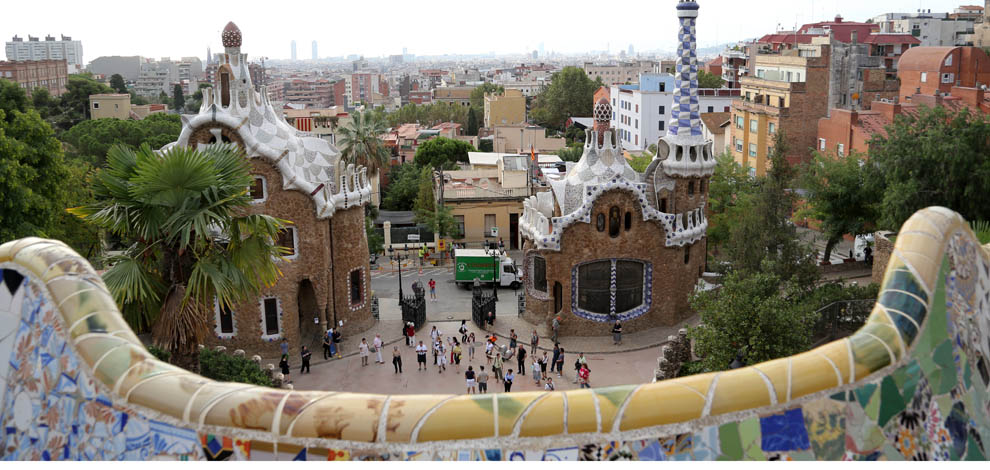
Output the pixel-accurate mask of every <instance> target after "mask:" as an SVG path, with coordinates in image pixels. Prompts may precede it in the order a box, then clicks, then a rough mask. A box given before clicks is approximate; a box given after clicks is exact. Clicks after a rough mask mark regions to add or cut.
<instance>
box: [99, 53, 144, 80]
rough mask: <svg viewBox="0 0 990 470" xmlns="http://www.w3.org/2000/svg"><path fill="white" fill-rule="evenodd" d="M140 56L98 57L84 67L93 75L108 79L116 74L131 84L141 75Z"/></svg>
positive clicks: (141, 60)
mask: <svg viewBox="0 0 990 470" xmlns="http://www.w3.org/2000/svg"><path fill="white" fill-rule="evenodd" d="M141 62H143V59H142V58H141V56H137V55H132V56H116V55H115V56H100V57H97V58H96V59H94V60H93V61H92V62H90V63H89V65H88V66H87V67H86V70H87V71H89V72H90V73H92V74H94V75H103V76H105V77H110V76H112V75H113V74H118V75H120V76H121V77H123V78H124V80H126V81H129V82H133V81H135V80H137V78H138V74H140V73H141Z"/></svg>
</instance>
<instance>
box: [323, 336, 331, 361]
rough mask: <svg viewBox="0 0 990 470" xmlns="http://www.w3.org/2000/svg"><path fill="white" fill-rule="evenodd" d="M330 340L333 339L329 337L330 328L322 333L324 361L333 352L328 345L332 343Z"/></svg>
mask: <svg viewBox="0 0 990 470" xmlns="http://www.w3.org/2000/svg"><path fill="white" fill-rule="evenodd" d="M331 341H333V340H332V339H330V330H327V332H326V333H324V334H323V360H324V361H325V360H327V359H328V358H331V357H333V353H332V352H330V345H331V344H332V343H331Z"/></svg>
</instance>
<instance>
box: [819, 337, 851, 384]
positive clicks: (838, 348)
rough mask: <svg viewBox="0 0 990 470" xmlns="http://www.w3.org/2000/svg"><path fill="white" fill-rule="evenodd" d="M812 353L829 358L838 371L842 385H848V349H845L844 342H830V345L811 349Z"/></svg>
mask: <svg viewBox="0 0 990 470" xmlns="http://www.w3.org/2000/svg"><path fill="white" fill-rule="evenodd" d="M813 351H815V352H817V353H819V354H821V355H823V356H825V357H827V358H829V360H831V361H832V363H833V364H835V367H837V368H838V369H839V375H841V376H842V383H843V384H847V383H849V367H850V366H849V349H848V347H846V343H845V341H843V340H838V341H832V342H831V343H828V344H826V345H823V346H820V347H818V348H816V349H813Z"/></svg>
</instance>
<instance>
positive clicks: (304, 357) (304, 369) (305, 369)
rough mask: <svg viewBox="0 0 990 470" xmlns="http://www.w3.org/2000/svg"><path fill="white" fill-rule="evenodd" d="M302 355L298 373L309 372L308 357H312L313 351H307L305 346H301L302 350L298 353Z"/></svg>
mask: <svg viewBox="0 0 990 470" xmlns="http://www.w3.org/2000/svg"><path fill="white" fill-rule="evenodd" d="M299 355H300V356H302V367H300V368H299V375H302V374H308V373H309V359H310V358H311V357H313V353H311V352H310V351H309V348H307V347H306V346H303V347H302V352H300V353H299Z"/></svg>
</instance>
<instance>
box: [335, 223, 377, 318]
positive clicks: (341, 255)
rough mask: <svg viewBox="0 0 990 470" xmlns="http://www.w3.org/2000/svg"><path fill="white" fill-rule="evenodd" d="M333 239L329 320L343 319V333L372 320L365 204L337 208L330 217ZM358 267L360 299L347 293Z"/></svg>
mask: <svg viewBox="0 0 990 470" xmlns="http://www.w3.org/2000/svg"><path fill="white" fill-rule="evenodd" d="M330 227H331V230H332V235H331V238H332V240H333V249H332V251H333V300H332V301H333V305H334V307H333V309H332V311H331V312H329V314H328V320H329V321H331V322H333V323H334V324H338V325H339V322H340V321H343V322H344V327H343V330H342V333H343V334H345V335H353V334H357V333H360V332H362V331H365V330H367V329H368V328H371V326H372V325H374V323H375V319H374V317H372V316H371V300H370V299H369V298H368V297H369V295H370V288H369V285H370V283H371V279H370V276H371V268H370V267H369V265H368V239H367V237H366V236H365V232H364V207H361V206H358V207H352V208H350V209H347V210H344V211H337V213H336V214H334V215H333V218H331V219H330ZM355 270H359V271H360V272H361V274H360V276H359V277H360V280H361V282H362V284H363V285H362V286H361V289H360V290H361V293H362V299H361V300H360V301H356V300H354V299H351V297H350V293H351V291H350V287H351V272H353V271H355Z"/></svg>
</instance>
